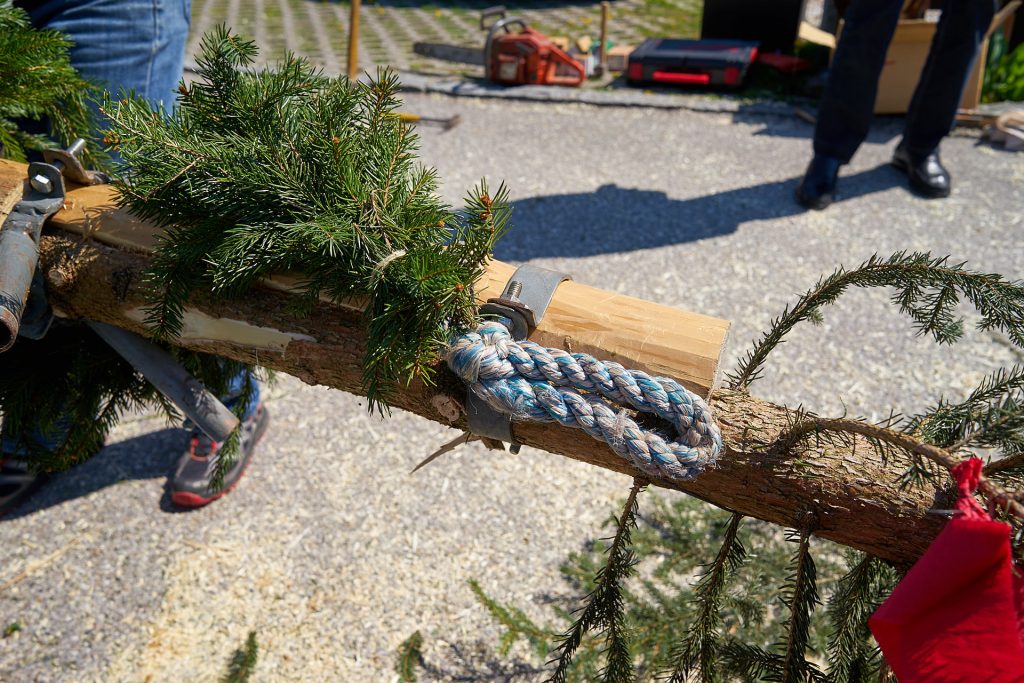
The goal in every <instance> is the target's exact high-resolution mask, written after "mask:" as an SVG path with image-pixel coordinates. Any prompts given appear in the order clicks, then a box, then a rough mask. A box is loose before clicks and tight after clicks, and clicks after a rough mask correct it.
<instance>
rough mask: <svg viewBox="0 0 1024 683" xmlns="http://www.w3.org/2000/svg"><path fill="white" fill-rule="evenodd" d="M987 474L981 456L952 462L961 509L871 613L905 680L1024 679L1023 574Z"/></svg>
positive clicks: (994, 682)
mask: <svg viewBox="0 0 1024 683" xmlns="http://www.w3.org/2000/svg"><path fill="white" fill-rule="evenodd" d="M980 476H981V460H979V459H978V458H971V459H970V460H967V461H965V462H962V463H960V464H959V465H957V466H956V467H954V468H953V477H954V478H955V479H956V482H957V488H958V489H959V493H960V497H959V499H958V500H957V502H956V506H955V507H956V513H955V514H954V516H953V518H952V519H951V520H950V521H949V523H948V524H947V525H946V528H945V529H943V530H942V533H940V534H939V535H938V537H936V539H935V541H934V542H932V544H931V546H929V548H928V550H927V551H926V552H925V554H924V555H922V556H921V559H919V560H918V561H917V564H915V565H914V566H913V567H912V568H911V570H910V571H909V572H908V573H907V575H906V576H905V577H904V578H903V580H902V581H901V582H900V583H899V585H898V586H896V590H894V591H893V593H892V595H890V596H889V599H888V600H886V601H885V602H884V603H883V604H882V606H881V607H879V608H878V610H877V611H876V612H875V613H874V615H872V617H871V619H870V620H869V621H868V625H869V626H870V628H871V632H872V633H873V634H874V635H875V640H877V641H878V644H879V646H880V647H881V648H882V653H883V654H884V655H885V659H886V661H887V662H888V663H889V666H890V667H892V671H893V673H894V674H895V675H896V678H897V680H899V682H900V683H918V682H922V683H923V682H925V681H927V682H928V683H947V682H948V683H954V682H955V683H974V682H975V681H977V682H979V683H980V682H982V681H984V682H986V683H1021V682H1024V579H1022V576H1021V570H1020V568H1015V567H1014V566H1013V559H1012V557H1011V555H1010V526H1009V525H1008V524H1004V523H1003V522H997V521H994V520H993V519H992V518H991V517H990V516H989V515H988V514H987V513H986V512H985V510H984V509H983V508H982V507H981V506H980V505H978V502H977V501H976V500H975V499H974V496H973V493H974V490H975V489H976V488H977V486H978V481H979V477H980Z"/></svg>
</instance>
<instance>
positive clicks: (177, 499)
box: [171, 403, 270, 508]
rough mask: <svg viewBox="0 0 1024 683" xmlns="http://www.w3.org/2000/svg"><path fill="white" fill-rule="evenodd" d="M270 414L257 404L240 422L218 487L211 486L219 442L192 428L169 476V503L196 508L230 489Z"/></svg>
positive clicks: (235, 482)
mask: <svg viewBox="0 0 1024 683" xmlns="http://www.w3.org/2000/svg"><path fill="white" fill-rule="evenodd" d="M269 421H270V416H269V415H268V414H267V410H266V409H265V408H264V407H263V404H262V403H261V404H259V405H258V406H257V407H256V412H254V413H253V414H252V415H251V416H250V417H247V418H246V419H244V420H243V421H242V424H241V426H240V427H239V429H241V430H242V431H241V435H240V436H239V443H238V457H237V459H236V460H235V462H234V464H233V465H232V466H231V469H229V470H228V471H227V472H225V473H224V483H223V485H222V486H221V487H220V488H217V489H215V488H212V486H211V485H212V482H213V474H214V472H215V471H216V469H217V462H218V460H219V458H220V449H221V444H219V443H217V442H216V441H214V440H213V439H211V438H210V437H208V436H206V434H204V433H203V432H201V431H200V430H199V429H193V430H192V437H191V439H189V448H188V450H187V451H186V452H185V453H184V454H183V455H182V456H181V458H180V459H179V460H178V464H177V466H176V467H175V468H174V474H173V475H171V502H172V503H174V504H175V505H180V506H182V507H188V508H196V507H202V506H203V505H206V504H208V503H212V502H213V501H215V500H217V499H218V498H220V497H221V496H223V495H224V494H225V493H227V492H228V491H230V490H231V489H232V487H234V485H235V484H237V483H238V480H239V479H241V478H242V475H243V474H245V469H246V468H247V467H248V466H249V461H250V460H251V459H252V452H253V450H254V449H255V447H256V443H257V442H258V441H259V440H260V437H262V436H263V433H264V432H265V431H267V422H269Z"/></svg>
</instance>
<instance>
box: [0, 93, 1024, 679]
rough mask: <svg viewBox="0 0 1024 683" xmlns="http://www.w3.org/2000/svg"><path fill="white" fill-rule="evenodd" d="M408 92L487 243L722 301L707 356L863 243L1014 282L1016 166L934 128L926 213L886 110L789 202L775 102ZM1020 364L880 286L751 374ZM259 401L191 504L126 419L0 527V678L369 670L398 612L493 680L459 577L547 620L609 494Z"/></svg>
mask: <svg viewBox="0 0 1024 683" xmlns="http://www.w3.org/2000/svg"><path fill="white" fill-rule="evenodd" d="M406 109H407V110H410V111H415V112H418V113H422V114H433V115H450V114H454V113H459V114H461V115H462V117H463V119H464V123H463V124H462V125H461V126H459V127H458V128H456V129H454V130H452V131H451V132H448V133H439V132H437V131H436V130H434V129H430V128H424V129H423V130H422V137H423V156H424V158H425V159H426V160H427V161H429V162H430V163H432V164H435V165H437V167H438V168H439V169H440V172H441V175H442V177H443V178H444V179H445V184H444V190H443V191H444V194H445V195H446V196H447V197H449V198H450V199H451V200H452V201H456V200H458V199H459V198H460V197H461V196H462V195H463V193H464V192H465V190H466V189H467V188H468V187H469V186H471V185H472V184H473V183H475V182H476V181H477V180H478V179H479V178H480V177H481V176H484V175H486V176H487V177H488V178H489V179H490V180H491V181H492V183H497V182H499V181H501V180H504V181H506V182H507V183H508V184H509V186H510V188H511V189H512V193H513V196H514V198H515V200H516V207H517V208H516V214H515V225H516V227H515V229H514V230H513V232H512V233H511V234H510V235H509V236H508V237H507V238H506V239H505V241H504V243H503V244H501V245H500V248H499V250H498V255H499V256H500V257H501V258H504V259H508V260H513V261H532V262H536V263H539V264H543V265H550V266H557V267H559V268H564V269H567V270H569V271H571V272H573V273H574V274H575V276H576V278H577V279H578V280H580V281H583V282H587V283H591V284H596V285H599V286H602V287H605V288H607V289H610V290H614V291H622V292H629V293H630V294H633V295H636V296H640V297H644V298H648V299H652V300H656V301H660V302H662V303H666V304H671V305H675V306H680V307H685V308H690V309H694V310H697V311H701V312H704V313H708V314H712V315H717V316H722V317H726V318H729V319H731V320H732V321H733V323H734V326H733V330H732V337H731V343H730V346H729V350H728V354H727V355H728V360H727V362H728V363H730V364H731V363H732V362H733V361H734V360H735V358H736V357H737V356H738V355H739V353H740V352H742V351H743V350H744V349H745V348H746V347H747V346H748V344H749V343H750V342H751V340H752V339H753V338H754V336H755V335H756V334H757V333H758V332H759V331H760V330H761V329H762V328H763V327H764V326H765V325H766V324H767V323H768V321H769V319H770V318H771V317H772V316H773V315H776V314H777V313H778V312H779V311H780V310H781V309H782V307H783V306H784V305H785V304H786V303H787V302H789V301H792V299H793V297H794V295H795V294H797V293H798V292H800V291H803V290H804V289H805V288H807V287H809V286H810V285H812V284H813V282H814V281H815V280H816V279H817V277H818V276H819V275H821V274H822V273H825V272H828V271H831V269H833V268H834V267H835V266H836V265H837V264H840V263H844V264H847V265H852V264H856V263H858V262H860V261H861V260H863V259H865V258H867V257H868V256H870V255H871V254H872V253H874V252H879V253H884V254H888V253H890V252H892V251H895V250H898V249H922V250H930V251H933V252H935V253H937V254H945V253H950V254H953V255H954V256H955V257H956V258H963V259H969V260H970V262H971V264H972V265H974V266H975V267H977V268H979V269H982V270H987V271H995V272H1001V273H1005V274H1007V275H1010V276H1013V277H1019V276H1021V275H1022V273H1024V247H1022V244H1021V234H1022V230H1024V216H1022V208H1024V201H1022V200H1024V155H1017V156H1013V155H1011V154H1007V153H1003V152H998V151H995V150H992V149H990V148H988V147H986V146H983V145H979V144H978V143H977V141H976V140H975V139H973V138H968V137H954V138H952V139H950V140H948V141H947V143H946V144H945V146H944V156H945V159H946V160H947V161H948V163H949V166H950V167H951V169H952V170H953V172H954V182H955V190H954V193H953V196H952V197H951V198H949V199H948V200H944V201H932V202H929V201H925V200H921V199H918V198H916V197H914V196H912V195H911V194H910V193H909V192H908V191H907V190H906V189H905V188H904V185H903V181H902V178H901V176H899V175H898V174H897V173H896V172H895V171H893V170H891V169H890V168H889V167H888V166H887V165H886V162H887V160H888V157H889V154H890V153H891V149H892V147H893V145H894V144H895V143H896V141H897V133H898V127H897V125H898V124H896V123H892V122H890V123H886V122H882V123H881V125H879V126H878V127H877V129H876V133H875V134H874V135H873V137H872V138H871V140H870V141H869V143H868V144H867V145H866V146H865V147H864V148H863V149H862V150H861V152H860V153H859V154H858V156H857V157H856V158H855V160H854V162H853V164H852V165H851V166H850V167H849V168H848V169H846V170H845V171H844V173H843V179H842V183H841V190H842V194H843V199H842V201H840V202H839V203H838V204H837V205H835V206H833V207H831V208H830V209H829V210H827V211H825V212H820V213H804V212H802V211H800V210H798V208H797V207H796V206H795V205H794V204H793V203H792V201H791V199H790V197H791V194H792V191H793V187H794V184H795V182H796V178H797V177H798V175H799V174H800V173H801V172H802V170H803V167H804V165H805V163H806V161H807V157H808V154H809V149H810V144H809V141H808V139H807V136H808V134H809V132H810V128H809V126H807V125H806V124H804V123H802V122H801V121H799V120H797V119H794V118H787V117H778V116H776V117H772V116H753V115H749V114H745V113H743V112H737V113H732V114H709V113H694V112H686V111H678V112H670V111H656V110H645V109H639V108H629V109H627V108H611V107H609V108H588V107H585V106H583V105H550V104H548V105H541V104H527V103H514V102H498V101H493V100H475V99H454V98H445V97H440V96H422V95H417V96H410V98H409V101H408V104H407V106H406ZM965 313H967V314H968V315H969V314H970V312H969V311H965ZM1020 360H1021V357H1020V356H1019V354H1016V353H1015V352H1014V351H1012V350H1010V349H1009V348H1008V347H1007V346H1006V345H1005V343H1003V342H1002V341H1001V340H1000V339H999V338H998V336H996V335H990V334H982V333H977V332H974V331H971V332H970V333H969V334H968V338H967V340H966V341H965V342H964V343H962V344H961V345H960V346H959V347H957V348H955V349H937V348H934V347H932V346H931V345H930V344H929V343H928V342H926V341H925V340H922V339H918V338H915V337H914V336H913V334H912V333H911V331H910V326H909V325H908V323H907V322H906V321H905V320H902V319H900V318H899V317H898V316H897V315H896V314H895V313H894V312H892V311H891V310H890V308H889V307H888V306H887V305H886V293H884V292H856V293H853V294H850V295H849V296H847V297H846V298H844V299H843V300H842V301H841V303H840V305H838V306H837V307H835V308H834V309H833V310H830V311H827V312H826V318H825V323H824V325H823V326H822V327H820V328H817V329H811V328H806V329H801V330H798V331H797V332H796V333H795V334H794V335H793V337H792V338H791V340H790V342H789V343H788V344H786V345H785V346H784V347H783V348H781V349H780V350H779V351H778V352H777V355H776V356H775V357H774V359H773V361H772V362H771V363H770V365H769V368H768V372H767V374H766V376H765V378H764V380H763V381H761V382H760V384H757V385H755V391H756V392H757V393H759V394H761V395H763V396H765V397H767V398H770V399H774V400H777V401H782V402H786V403H789V404H791V405H796V404H801V403H802V404H803V405H805V406H806V407H808V408H810V409H812V410H816V411H821V412H824V413H839V412H841V411H843V410H844V409H845V410H848V412H849V413H851V414H863V415H866V416H868V417H880V416H882V415H884V414H887V413H888V411H889V410H890V408H895V409H896V410H898V411H903V412H907V411H914V410H916V409H920V408H922V407H923V406H924V405H926V404H927V403H929V402H930V401H932V400H934V399H936V398H937V397H938V395H939V394H944V395H946V396H951V397H952V396H958V395H961V394H963V393H964V392H965V391H966V389H967V388H968V387H969V386H971V385H972V384H973V383H975V382H977V381H978V379H979V378H980V377H981V376H982V375H983V374H984V373H986V372H988V371H990V370H992V369H994V368H996V367H998V366H1001V365H1007V364H1010V363H1012V362H1015V361H1020ZM840 397H842V400H841V398H840ZM268 406H269V409H270V411H271V412H272V416H273V418H272V419H273V422H272V425H271V430H270V431H269V433H268V435H267V437H266V438H265V440H264V441H263V442H262V443H261V445H260V447H259V452H258V454H257V458H256V460H255V462H254V464H253V465H252V469H251V472H250V473H249V475H248V476H247V477H246V478H245V479H243V480H242V482H241V484H240V485H239V486H238V488H237V489H236V490H235V491H234V492H232V493H231V494H230V495H229V496H228V497H227V498H225V499H224V500H222V501H219V502H218V503H215V504H213V505H211V506H210V507H208V508H206V509H203V510H200V511H197V512H191V513H174V512H172V511H170V510H169V509H168V507H167V506H166V504H165V498H166V494H165V490H164V481H165V475H166V472H167V470H168V468H169V466H170V463H171V461H172V458H173V457H174V454H175V451H176V450H177V449H178V448H180V447H181V445H182V433H181V432H180V431H177V430H174V429H171V428H168V427H167V426H166V425H164V424H163V423H162V422H161V421H159V420H157V419H152V418H145V417H143V418H137V419H135V421H133V422H130V423H128V424H125V425H123V426H122V427H120V428H119V429H118V430H117V432H116V433H115V435H114V437H113V439H112V440H111V443H110V445H109V446H108V448H107V449H106V450H105V451H104V452H103V453H102V454H101V455H100V456H99V457H97V458H96V459H94V460H93V461H91V462H90V463H88V464H86V465H85V466H83V467H80V468H78V469H76V470H74V471H72V472H69V473H66V474H64V475H61V476H59V477H57V478H56V479H55V480H54V481H53V482H52V483H51V484H50V485H49V486H48V487H47V488H45V489H44V490H43V491H42V492H41V493H40V494H39V495H38V496H37V497H36V498H35V499H34V500H33V501H31V502H30V503H29V504H28V505H27V506H26V507H24V508H23V509H21V510H20V511H19V512H18V513H16V514H15V515H14V516H12V517H10V518H8V519H5V520H3V521H2V522H0V547H2V548H3V549H4V551H3V554H2V560H0V562H2V564H0V625H5V624H8V623H10V622H14V621H17V622H19V623H20V624H22V626H23V630H22V631H21V632H20V633H18V634H16V635H14V636H12V637H9V638H0V680H3V681H12V682H16V683H20V682H22V681H75V682H77V681H103V682H108V681H109V682H116V681H132V682H141V681H150V682H159V681H181V680H189V681H213V680H216V678H217V676H218V675H219V674H221V673H222V672H223V670H224V667H225V664H226V662H227V661H228V659H229V658H230V656H231V653H232V651H233V650H234V649H235V648H236V647H238V646H239V645H240V644H241V643H242V642H243V640H244V638H245V635H246V633H247V632H248V631H249V630H250V629H254V630H256V631H257V633H258V636H259V642H260V646H261V659H260V664H259V666H258V669H257V673H256V676H254V680H256V681H308V680H324V681H389V680H392V679H393V675H394V674H393V670H392V667H393V662H394V651H395V648H396V646H397V645H398V644H399V643H400V642H401V641H402V640H403V639H405V638H406V637H407V636H408V635H410V634H411V633H412V632H413V631H414V630H416V629H419V630H421V631H422V633H423V635H424V636H425V638H426V658H427V661H428V662H429V663H430V664H431V666H432V667H433V673H431V674H428V675H425V676H423V677H422V679H421V680H453V679H455V678H457V677H460V676H461V677H462V678H459V680H481V679H485V678H489V679H490V680H505V678H503V677H502V676H499V675H498V674H496V673H495V672H500V671H501V670H502V665H499V664H496V663H494V662H492V661H489V660H488V658H487V657H486V656H485V655H484V654H483V653H482V651H481V647H482V645H486V644H493V643H494V642H495V639H496V633H497V632H496V629H495V627H494V625H493V624H492V623H491V622H490V621H489V619H488V617H487V616H486V615H485V613H484V612H483V610H482V609H481V608H480V607H478V606H477V605H476V604H475V603H474V600H473V598H472V596H471V594H470V591H469V589H468V588H467V587H466V580H467V579H469V578H474V577H475V578H477V579H479V580H480V581H481V583H482V584H483V585H484V587H485V588H486V589H487V590H488V591H490V592H492V593H493V594H494V595H495V596H497V597H499V598H501V599H507V600H512V601H514V602H516V603H518V604H520V605H522V606H524V607H525V608H527V610H528V611H529V612H530V613H531V614H533V615H535V616H543V615H544V614H545V607H544V601H545V599H546V598H547V596H549V595H550V594H551V593H552V592H554V591H559V590H561V584H560V582H559V580H558V578H557V567H558V563H559V561H560V559H561V558H563V557H564V556H565V554H566V553H568V552H569V551H572V550H575V549H577V548H579V546H580V544H581V542H582V541H583V540H584V538H586V537H587V535H588V534H591V533H594V532H596V531H598V529H599V525H600V523H601V521H602V520H603V519H604V518H605V516H606V515H607V514H608V512H609V510H610V509H611V506H612V505H613V503H614V502H615V501H616V500H618V499H620V497H621V496H623V495H624V494H625V492H626V489H627V486H628V480H627V479H626V478H625V477H623V476H620V475H616V474H612V473H609V472H605V471H601V470H597V469H595V468H590V467H588V466H585V465H582V464H578V463H574V462H571V461H568V460H565V459H561V458H558V457H555V456H551V455H548V454H545V453H541V452H537V451H533V450H530V449H524V452H523V453H522V454H521V455H519V456H518V457H496V456H495V455H493V454H490V453H487V452H484V451H483V450H481V449H479V448H475V447H470V448H464V449H463V450H462V451H461V452H458V453H456V454H454V455H451V456H448V457H446V458H445V459H443V460H440V461H438V462H437V463H436V464H434V465H432V466H431V467H430V468H428V469H427V470H425V471H424V472H423V473H421V474H418V475H416V476H408V475H407V474H406V472H408V470H409V469H410V468H411V467H412V466H413V465H414V464H415V463H416V462H417V461H418V460H419V459H420V458H422V457H423V456H424V455H425V454H426V453H427V452H429V451H430V450H431V449H433V448H434V447H435V446H436V445H437V444H439V443H441V442H442V441H444V440H446V439H448V438H451V437H452V436H453V434H452V433H451V432H450V431H449V430H447V429H445V428H443V427H441V426H439V425H436V424H434V423H431V422H428V421H426V420H423V419H420V418H417V417H413V416H410V415H407V414H398V415H395V416H394V417H393V419H392V420H391V421H389V422H382V421H380V420H378V419H376V418H373V417H370V416H368V415H367V413H366V412H365V408H364V404H363V403H362V402H361V401H360V399H358V398H355V397H352V396H347V395H344V394H341V393H337V392H330V391H327V390H325V389H323V388H316V387H306V386H303V385H301V384H300V383H298V382H297V381H295V380H292V379H289V378H282V379H281V381H280V383H279V384H278V385H277V386H276V387H274V388H273V389H271V391H270V398H269V400H268ZM844 406H845V408H844ZM532 678H534V677H531V676H526V677H524V679H523V680H532Z"/></svg>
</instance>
